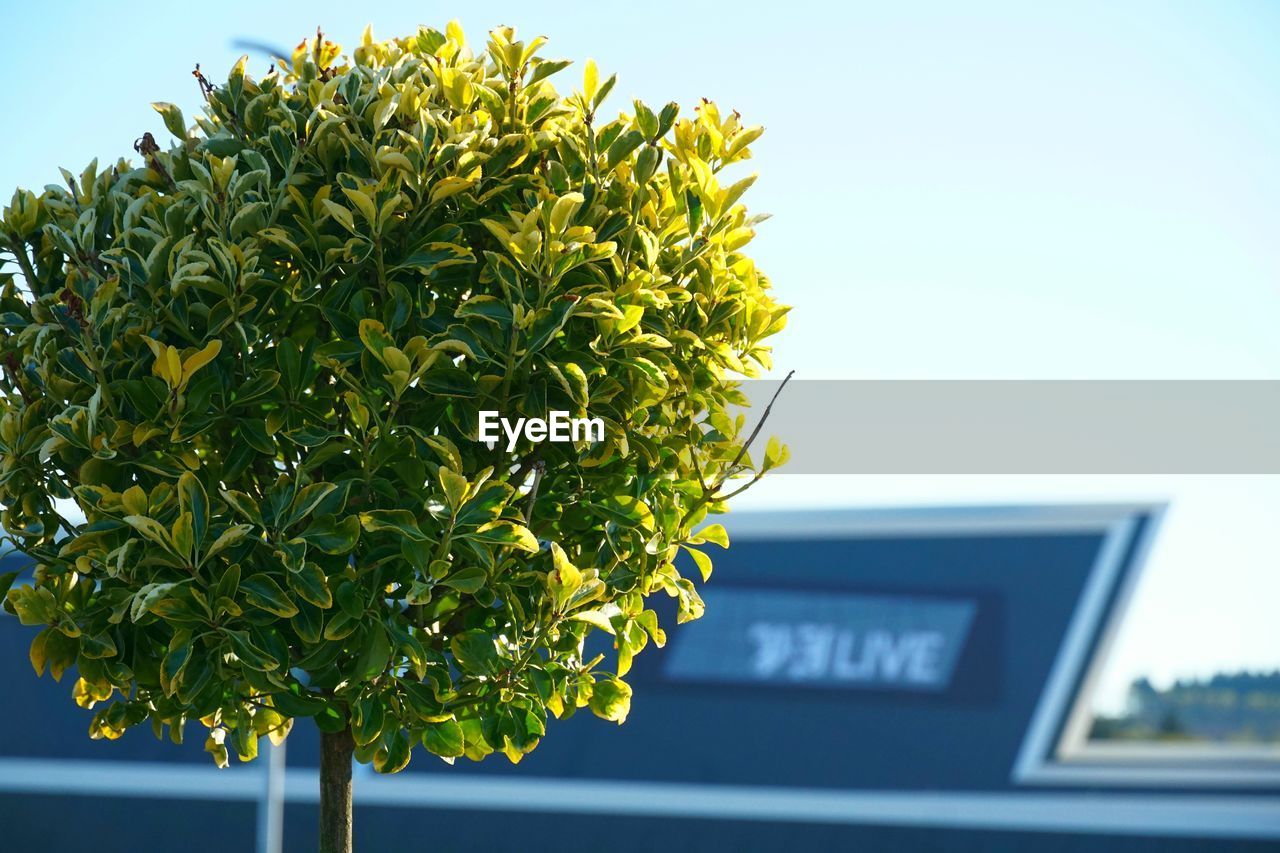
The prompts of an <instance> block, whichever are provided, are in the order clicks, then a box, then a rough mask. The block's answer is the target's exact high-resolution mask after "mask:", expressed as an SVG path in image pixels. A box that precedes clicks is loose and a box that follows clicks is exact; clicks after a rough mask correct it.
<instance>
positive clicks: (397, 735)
mask: <svg viewBox="0 0 1280 853" xmlns="http://www.w3.org/2000/svg"><path fill="white" fill-rule="evenodd" d="M412 746H413V744H411V743H410V742H409V736H408V735H406V734H405V733H404V729H396V730H395V731H393V732H392V733H391V734H390V735H389V736H383V738H382V746H380V747H378V749H377V751H376V752H374V754H373V769H374V770H377V771H378V772H379V773H399V772H400V771H401V770H403V769H404V768H405V767H407V766H408V764H409V754H410V747H412Z"/></svg>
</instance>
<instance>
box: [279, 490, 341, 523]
mask: <svg viewBox="0 0 1280 853" xmlns="http://www.w3.org/2000/svg"><path fill="white" fill-rule="evenodd" d="M336 488H338V487H337V486H335V485H334V484H333V483H312V484H310V485H309V486H303V487H302V488H301V489H299V490H298V494H297V495H296V496H294V499H293V504H292V506H290V508H289V517H288V519H287V520H286V521H285V523H284V524H283V525H281V526H282V527H290V526H292V525H294V524H297V523H298V522H299V521H301V520H302V519H304V518H306V517H307V516H308V515H310V514H311V511H312V510H314V509H315V508H316V507H317V506H319V505H320V502H321V501H323V500H324V499H325V498H326V497H327V496H328V495H329V493H330V492H332V491H333V490H334V489H336Z"/></svg>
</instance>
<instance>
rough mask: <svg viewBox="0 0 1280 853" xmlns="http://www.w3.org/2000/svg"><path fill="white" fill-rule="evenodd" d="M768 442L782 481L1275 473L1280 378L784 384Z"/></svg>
mask: <svg viewBox="0 0 1280 853" xmlns="http://www.w3.org/2000/svg"><path fill="white" fill-rule="evenodd" d="M778 386H779V382H778V381H773V380H748V381H746V382H743V383H742V389H743V391H744V392H745V393H746V394H747V396H748V398H749V399H750V400H751V402H752V407H751V410H750V412H749V413H748V415H747V431H748V433H749V431H750V430H751V429H752V428H753V427H754V425H755V423H756V422H758V420H759V418H760V415H761V413H762V412H763V411H764V407H765V405H766V404H767V403H768V402H769V400H770V399H771V398H772V397H773V394H774V392H775V391H777V390H778ZM770 435H776V436H778V438H779V439H781V440H782V441H783V442H785V443H786V444H787V445H788V446H789V448H790V450H791V460H790V462H788V463H787V465H786V466H785V467H783V468H782V469H780V470H781V473H786V474H1134V475H1141V474H1280V381H1261V380H1259V381H1254V380H1240V381H1233V380H1221V381H1220V380H1188V381H1180V380H1179V381H1145V380H1124V381H1092V380H1091V381H1055V380H1044V381H1041V380H1037V381H994V380H993V381H985V380H982V381H980V380H974V381H962V380H956V381H950V380H948V381H942V380H936V381H935V380H924V381H896V380H895V381H888V380H886V381H869V380H818V379H812V380H804V379H793V380H792V381H791V382H789V383H788V384H787V386H786V388H785V389H783V391H782V394H781V396H779V397H778V401H777V403H775V404H774V406H773V412H772V414H770V416H769V419H768V421H767V422H766V423H765V426H764V429H763V430H761V432H760V437H759V438H757V439H756V443H755V444H754V445H753V447H752V456H753V458H755V459H757V460H760V459H762V458H763V454H764V445H765V441H766V440H767V438H768V437H769V436H770Z"/></svg>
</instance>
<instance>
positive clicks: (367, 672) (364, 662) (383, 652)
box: [356, 622, 391, 681]
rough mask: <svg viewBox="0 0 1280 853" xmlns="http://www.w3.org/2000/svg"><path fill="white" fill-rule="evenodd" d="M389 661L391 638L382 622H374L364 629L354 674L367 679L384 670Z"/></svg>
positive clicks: (364, 679) (363, 679)
mask: <svg viewBox="0 0 1280 853" xmlns="http://www.w3.org/2000/svg"><path fill="white" fill-rule="evenodd" d="M390 662H391V639H390V637H389V636H388V635H387V629H386V628H385V627H384V626H383V624H382V623H381V622H374V623H373V624H371V625H370V626H369V628H368V630H367V631H365V637H364V644H363V645H362V646H361V647H360V657H359V659H358V660H357V661H356V675H357V676H359V677H360V679H361V680H362V681H369V680H371V679H372V678H374V677H375V676H378V675H381V674H382V673H383V672H385V671H386V669H387V664H388V663H390Z"/></svg>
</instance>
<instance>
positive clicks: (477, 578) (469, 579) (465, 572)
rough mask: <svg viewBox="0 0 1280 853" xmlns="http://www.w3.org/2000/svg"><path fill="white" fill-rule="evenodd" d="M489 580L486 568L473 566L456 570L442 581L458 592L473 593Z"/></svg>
mask: <svg viewBox="0 0 1280 853" xmlns="http://www.w3.org/2000/svg"><path fill="white" fill-rule="evenodd" d="M488 580H489V576H488V574H487V573H486V572H485V570H484V569H482V568H480V567H479V566H472V567H470V568H466V569H462V570H460V571H457V572H454V573H453V574H451V575H449V576H448V577H447V578H445V579H444V580H442V581H441V582H440V583H442V584H443V585H445V586H447V587H449V588H450V589H455V590H457V591H458V592H464V593H473V592H476V591H477V590H479V589H480V588H481V587H483V586H484V585H485V583H487V582H488Z"/></svg>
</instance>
